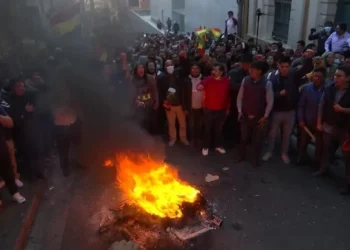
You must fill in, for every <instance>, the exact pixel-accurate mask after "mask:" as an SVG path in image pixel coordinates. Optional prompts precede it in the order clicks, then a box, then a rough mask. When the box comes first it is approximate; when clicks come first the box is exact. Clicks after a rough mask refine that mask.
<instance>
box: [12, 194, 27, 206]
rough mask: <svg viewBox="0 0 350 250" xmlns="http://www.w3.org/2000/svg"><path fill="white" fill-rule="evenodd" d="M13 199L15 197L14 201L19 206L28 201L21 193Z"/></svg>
mask: <svg viewBox="0 0 350 250" xmlns="http://www.w3.org/2000/svg"><path fill="white" fill-rule="evenodd" d="M12 197H13V200H14V201H15V202H17V203H18V204H22V203H23V202H25V201H26V198H24V197H23V196H22V195H21V194H20V193H15V194H14V195H13V196H12Z"/></svg>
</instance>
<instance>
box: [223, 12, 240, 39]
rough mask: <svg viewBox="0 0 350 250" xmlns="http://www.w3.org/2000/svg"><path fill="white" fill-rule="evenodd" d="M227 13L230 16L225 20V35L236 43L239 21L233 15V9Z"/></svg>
mask: <svg viewBox="0 0 350 250" xmlns="http://www.w3.org/2000/svg"><path fill="white" fill-rule="evenodd" d="M227 15H228V18H227V19H226V21H225V35H226V37H227V40H230V41H232V42H233V43H235V39H236V35H237V26H238V21H237V19H236V18H235V17H234V16H233V11H231V10H230V11H229V12H228V13H227Z"/></svg>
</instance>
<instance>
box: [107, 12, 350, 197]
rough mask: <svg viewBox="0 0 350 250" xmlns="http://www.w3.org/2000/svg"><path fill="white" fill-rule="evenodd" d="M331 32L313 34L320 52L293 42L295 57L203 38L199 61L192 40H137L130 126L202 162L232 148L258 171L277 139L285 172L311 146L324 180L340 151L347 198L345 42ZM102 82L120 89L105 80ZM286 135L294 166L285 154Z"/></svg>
mask: <svg viewBox="0 0 350 250" xmlns="http://www.w3.org/2000/svg"><path fill="white" fill-rule="evenodd" d="M229 14H230V13H229ZM330 25H332V24H331V23H330V22H327V23H326V24H325V28H324V30H322V31H321V32H318V33H316V32H315V31H314V30H312V31H311V33H310V40H316V39H318V44H317V45H315V44H314V43H309V44H306V43H305V41H298V42H297V44H296V49H295V50H292V49H285V48H283V46H282V44H281V43H278V42H276V43H272V44H268V45H267V46H262V45H260V44H257V43H256V42H255V40H254V39H249V40H248V41H247V42H241V41H238V39H236V36H235V35H230V36H227V34H226V36H225V35H224V36H223V37H222V39H218V40H213V39H211V38H210V37H208V42H207V47H206V48H205V51H204V53H203V50H201V49H198V46H197V45H198V41H197V39H196V36H195V34H180V35H177V34H174V33H166V34H165V35H159V34H142V35H140V36H139V38H138V39H137V40H136V41H135V44H134V45H133V46H130V47H129V49H128V52H127V53H126V54H127V58H128V61H127V62H124V63H123V64H126V65H127V66H128V67H124V69H125V70H124V71H123V72H124V73H125V79H126V81H127V82H129V83H130V84H131V85H132V86H134V87H135V88H136V94H135V103H134V105H135V109H136V115H135V118H136V119H137V120H138V121H139V122H140V124H141V125H142V126H143V127H144V128H145V129H146V130H147V131H149V132H150V133H155V134H162V135H165V134H168V136H169V141H168V145H169V146H170V147H172V146H174V144H175V143H176V142H177V141H178V140H179V141H180V142H181V143H182V144H184V145H186V146H189V145H190V146H192V147H195V148H200V149H201V150H202V154H203V156H207V155H208V154H209V153H210V150H211V149H215V151H217V152H219V153H220V154H225V153H226V148H227V147H234V146H237V147H238V151H239V154H238V155H239V157H238V159H237V162H241V161H245V160H247V159H251V160H252V164H253V165H254V166H256V167H259V166H261V164H262V162H266V161H268V160H270V159H271V158H272V157H273V155H274V152H275V144H276V138H277V137H278V136H279V135H280V137H281V144H280V145H281V146H280V149H279V154H280V157H281V160H282V162H283V163H285V164H289V163H291V162H295V163H297V164H300V165H304V164H306V163H307V149H308V145H309V144H310V143H312V142H313V143H314V145H315V147H316V150H315V152H316V153H315V157H314V159H313V166H314V167H315V171H314V173H313V175H314V176H323V175H327V174H328V167H329V164H330V162H331V161H332V160H333V159H334V157H335V156H334V155H335V152H336V151H337V149H338V148H339V147H340V148H341V149H342V151H343V156H344V158H343V159H344V162H345V165H346V169H347V170H346V183H345V186H344V188H342V190H341V193H343V194H349V191H350V165H349V164H350V161H349V159H350V158H349V143H350V142H349V132H350V98H349V97H350V96H349V95H350V90H349V80H350V57H349V54H348V48H349V47H348V41H347V35H348V33H347V32H346V25H344V24H339V25H337V26H336V27H335V28H334V29H333V27H331V26H330ZM326 35H327V36H328V37H325V36H326ZM336 37H337V39H338V40H337V41H336V42H334V41H333V40H332V39H335V38H336ZM343 37H344V38H346V39H343V43H341V42H340V41H339V40H340V39H342V38H343ZM235 40H236V41H235ZM322 42H323V43H322ZM123 55H124V56H125V54H124V53H123ZM118 60H119V59H118ZM107 65H108V63H107ZM117 68H118V69H119V68H121V67H120V66H118V65H117ZM123 77H124V75H123ZM106 79H109V83H110V84H111V86H113V84H115V82H117V81H116V80H115V78H114V77H113V74H112V72H109V76H108V77H106ZM294 132H296V133H294ZM292 135H293V136H294V135H295V136H296V138H297V150H296V151H297V157H296V159H291V158H290V154H289V153H290V151H291V149H290V145H291V136H292ZM249 144H252V148H253V150H252V151H248V150H249V147H248V145H249ZM264 145H266V147H264ZM248 155H251V157H248Z"/></svg>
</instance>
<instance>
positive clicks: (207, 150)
mask: <svg viewBox="0 0 350 250" xmlns="http://www.w3.org/2000/svg"><path fill="white" fill-rule="evenodd" d="M208 154H209V149H208V148H203V149H202V155H203V156H207V155H208Z"/></svg>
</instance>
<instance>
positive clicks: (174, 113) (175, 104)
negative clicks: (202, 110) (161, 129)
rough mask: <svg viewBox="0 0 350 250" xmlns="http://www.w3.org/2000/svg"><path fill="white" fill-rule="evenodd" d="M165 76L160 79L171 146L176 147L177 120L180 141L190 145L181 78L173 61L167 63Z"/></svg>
mask: <svg viewBox="0 0 350 250" xmlns="http://www.w3.org/2000/svg"><path fill="white" fill-rule="evenodd" d="M165 71H166V73H165V75H164V76H163V77H161V78H160V79H159V82H160V85H161V86H162V89H163V91H162V93H161V95H162V96H163V97H161V100H164V102H163V107H164V108H165V110H166V117H167V120H168V129H169V137H170V141H169V146H170V147H172V146H174V144H175V142H176V140H177V132H176V119H177V120H178V122H179V134H180V140H181V142H182V143H183V144H184V145H189V144H190V143H189V142H188V140H187V133H186V113H185V104H184V97H183V94H184V93H183V91H182V90H183V88H182V86H181V79H180V77H179V76H178V75H177V74H175V66H174V64H173V62H172V61H171V60H167V61H166V62H165Z"/></svg>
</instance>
